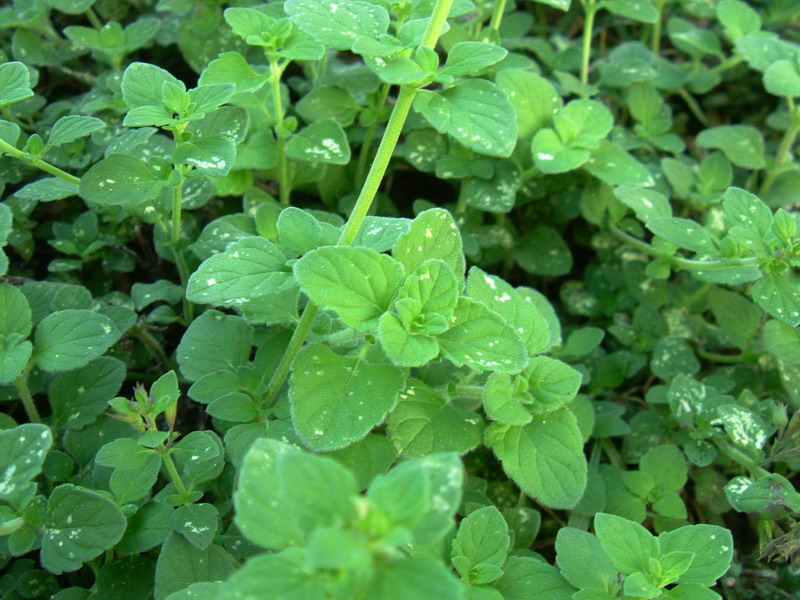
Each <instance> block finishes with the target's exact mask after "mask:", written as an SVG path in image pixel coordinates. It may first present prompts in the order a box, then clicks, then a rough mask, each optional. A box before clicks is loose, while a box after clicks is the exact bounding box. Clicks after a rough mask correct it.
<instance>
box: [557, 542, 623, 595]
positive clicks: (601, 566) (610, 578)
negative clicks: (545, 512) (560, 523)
mask: <svg viewBox="0 0 800 600" xmlns="http://www.w3.org/2000/svg"><path fill="white" fill-rule="evenodd" d="M556 564H557V565H558V568H559V569H560V570H561V574H562V575H563V576H564V578H565V579H566V580H567V581H569V582H570V583H571V584H572V585H573V586H575V587H576V588H578V589H583V588H597V589H601V590H605V589H612V588H613V586H614V584H615V583H616V579H617V569H616V568H615V567H614V564H613V563H612V562H611V560H610V559H609V558H608V556H607V555H606V553H605V552H604V551H603V546H602V545H601V544H600V540H599V539H597V537H596V536H594V535H592V534H591V533H589V532H588V531H583V530H581V529H576V528H574V527H562V528H561V529H559V530H558V535H557V536H556Z"/></svg>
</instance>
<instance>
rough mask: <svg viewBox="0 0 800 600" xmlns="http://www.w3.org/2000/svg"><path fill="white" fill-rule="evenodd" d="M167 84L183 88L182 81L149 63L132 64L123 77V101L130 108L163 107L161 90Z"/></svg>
mask: <svg viewBox="0 0 800 600" xmlns="http://www.w3.org/2000/svg"><path fill="white" fill-rule="evenodd" d="M165 83H172V84H174V85H177V86H182V84H181V82H180V81H178V80H177V79H176V78H175V77H173V76H172V75H171V74H170V73H169V72H167V71H165V70H164V69H162V68H160V67H157V66H155V65H151V64H149V63H141V62H135V63H131V64H130V65H128V68H127V69H125V73H123V75H122V99H123V100H124V102H125V104H126V105H127V107H128V108H137V107H139V106H162V101H161V89H162V87H163V85H164V84H165ZM184 89H185V87H184Z"/></svg>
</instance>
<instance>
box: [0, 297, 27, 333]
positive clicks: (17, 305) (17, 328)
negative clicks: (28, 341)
mask: <svg viewBox="0 0 800 600" xmlns="http://www.w3.org/2000/svg"><path fill="white" fill-rule="evenodd" d="M32 327H33V321H32V317H31V307H30V304H28V300H27V298H25V295H24V294H23V293H22V292H21V291H19V288H17V287H15V286H13V285H10V284H8V283H0V336H6V337H8V336H10V335H12V334H16V335H17V336H19V337H20V338H26V337H28V335H29V334H30V332H31V328H32Z"/></svg>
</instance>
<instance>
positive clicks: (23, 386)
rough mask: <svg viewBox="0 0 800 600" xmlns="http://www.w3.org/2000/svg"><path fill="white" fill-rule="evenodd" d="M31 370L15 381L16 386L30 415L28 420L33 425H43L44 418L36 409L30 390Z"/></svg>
mask: <svg viewBox="0 0 800 600" xmlns="http://www.w3.org/2000/svg"><path fill="white" fill-rule="evenodd" d="M29 368H30V365H29ZM29 368H26V369H25V371H24V372H23V373H22V375H20V376H19V377H17V378H16V379H15V380H14V385H15V386H16V388H17V391H18V392H19V397H20V398H21V399H22V405H23V406H24V407H25V412H26V413H28V420H29V421H30V422H31V423H41V422H42V418H41V417H40V416H39V411H38V410H37V409H36V404H34V402H33V396H32V395H31V391H30V390H29V389H28V371H29Z"/></svg>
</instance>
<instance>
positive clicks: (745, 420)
mask: <svg viewBox="0 0 800 600" xmlns="http://www.w3.org/2000/svg"><path fill="white" fill-rule="evenodd" d="M717 414H719V419H720V421H721V422H722V425H723V426H724V427H725V433H727V434H728V437H730V438H731V441H732V442H733V443H734V444H737V445H738V446H742V447H743V448H747V449H748V450H752V451H758V450H760V449H762V448H763V447H764V444H766V443H767V439H768V438H769V433H768V432H769V429H768V428H767V424H766V423H764V420H763V419H762V418H761V417H759V416H758V414H756V413H754V412H753V411H751V410H748V409H746V408H744V407H743V406H739V405H738V404H725V405H723V406H720V407H719V408H717Z"/></svg>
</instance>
